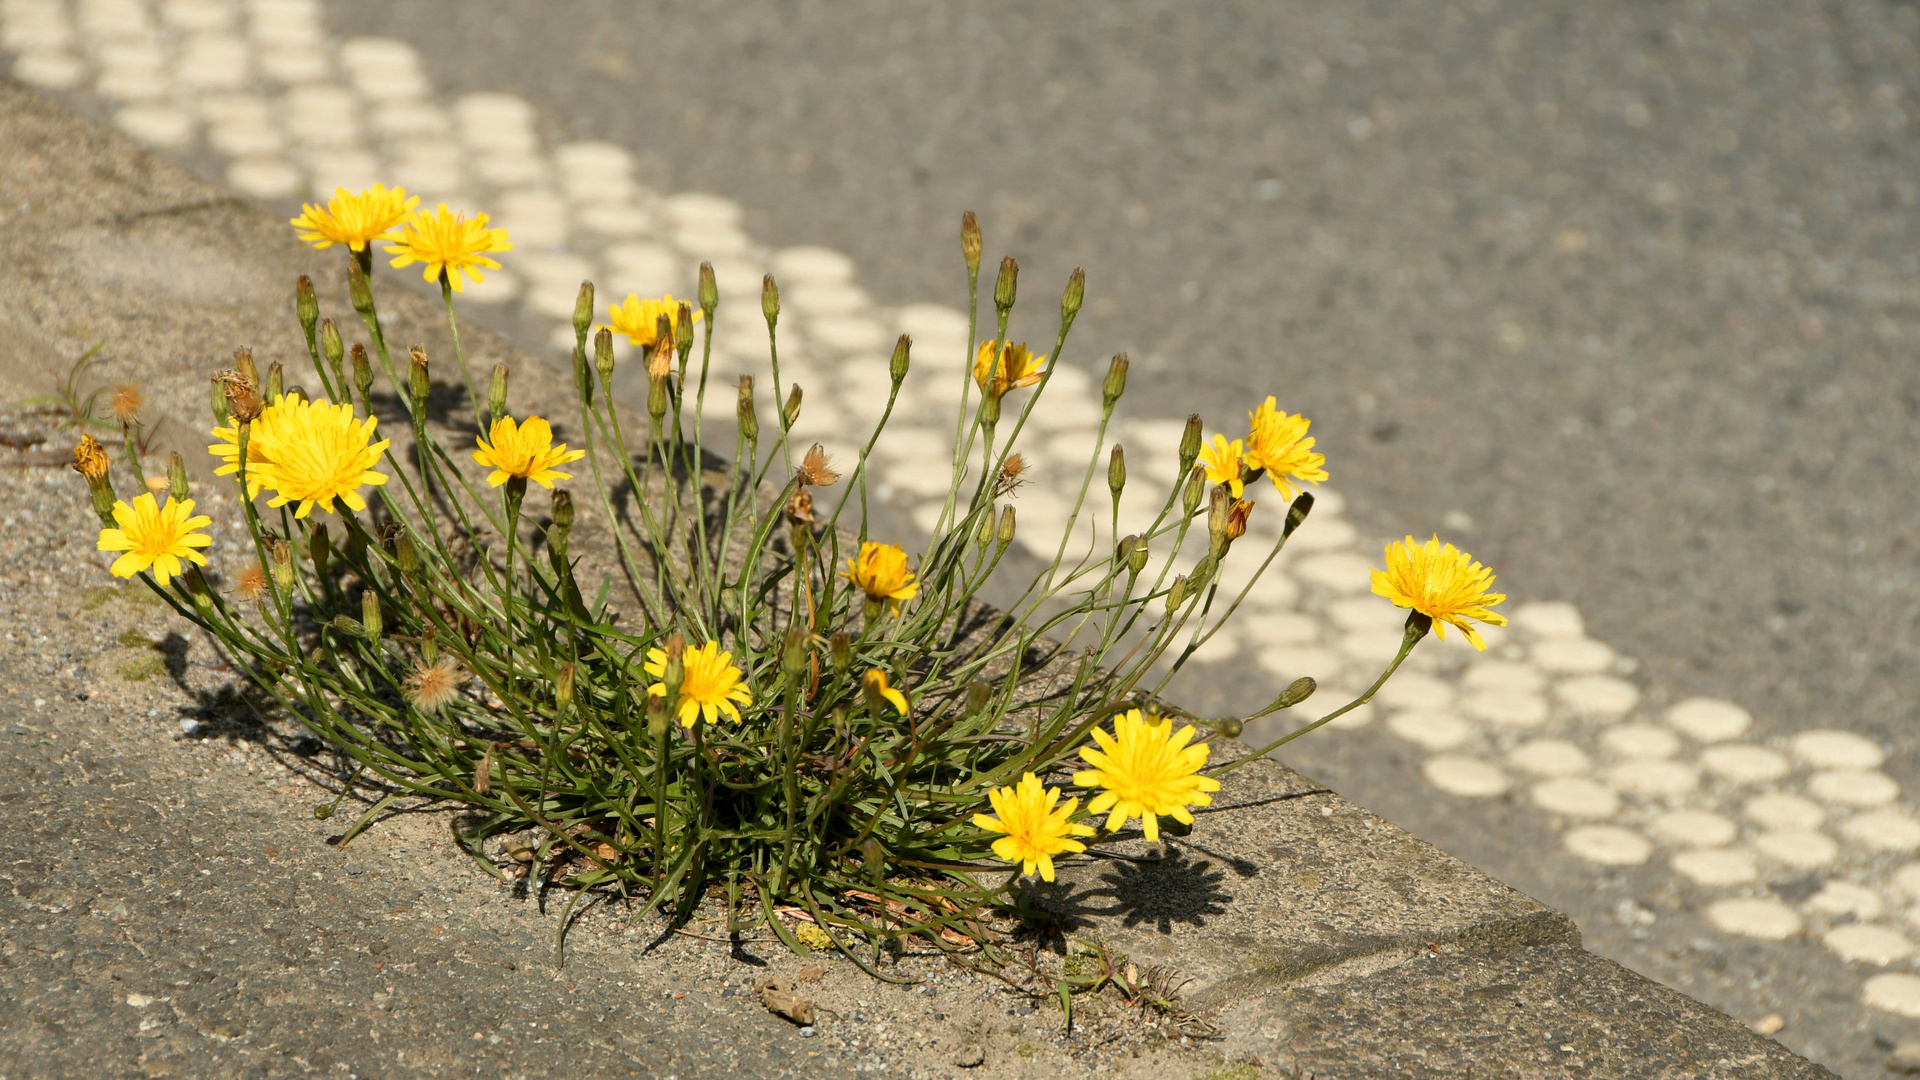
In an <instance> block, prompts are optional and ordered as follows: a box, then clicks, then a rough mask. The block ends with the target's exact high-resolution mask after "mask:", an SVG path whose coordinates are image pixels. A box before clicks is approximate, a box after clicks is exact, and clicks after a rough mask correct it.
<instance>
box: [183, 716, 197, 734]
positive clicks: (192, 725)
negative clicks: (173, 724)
mask: <svg viewBox="0 0 1920 1080" xmlns="http://www.w3.org/2000/svg"><path fill="white" fill-rule="evenodd" d="M199 730H200V721H198V720H182V721H180V734H182V735H191V734H193V733H194V732H196V731H199Z"/></svg>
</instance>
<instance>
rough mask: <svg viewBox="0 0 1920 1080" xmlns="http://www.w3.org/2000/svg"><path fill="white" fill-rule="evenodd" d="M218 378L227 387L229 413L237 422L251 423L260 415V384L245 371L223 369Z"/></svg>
mask: <svg viewBox="0 0 1920 1080" xmlns="http://www.w3.org/2000/svg"><path fill="white" fill-rule="evenodd" d="M218 378H219V379H220V382H221V384H222V385H224V386H225V387H226V388H227V415H229V416H231V417H233V420H234V422H235V423H238V424H250V423H252V422H253V421H254V420H256V419H258V418H259V416H260V408H261V406H260V385H259V383H257V382H255V381H254V380H253V379H251V378H249V377H248V376H247V375H246V374H245V373H243V372H239V371H223V372H221V373H220V374H219V376H218Z"/></svg>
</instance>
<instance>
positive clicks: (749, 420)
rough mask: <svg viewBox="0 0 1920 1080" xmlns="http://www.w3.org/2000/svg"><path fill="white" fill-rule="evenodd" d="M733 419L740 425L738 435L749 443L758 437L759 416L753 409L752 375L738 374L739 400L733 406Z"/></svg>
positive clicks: (756, 440)
mask: <svg viewBox="0 0 1920 1080" xmlns="http://www.w3.org/2000/svg"><path fill="white" fill-rule="evenodd" d="M734 419H735V420H736V421H737V422H738V423H739V425H740V437H741V438H743V439H745V440H746V441H747V443H748V444H749V445H751V444H753V443H755V442H758V441H759V439H760V417H759V415H758V414H757V413H755V412H754V411H753V376H751V375H742V376H740V402H739V404H738V405H736V406H735V407H734Z"/></svg>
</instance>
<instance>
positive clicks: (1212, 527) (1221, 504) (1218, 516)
mask: <svg viewBox="0 0 1920 1080" xmlns="http://www.w3.org/2000/svg"><path fill="white" fill-rule="evenodd" d="M1232 509H1233V492H1232V491H1231V490H1229V489H1228V488H1227V485H1225V484H1216V485H1214V487H1213V489H1212V490H1211V491H1209V492H1207V535H1208V536H1209V537H1211V538H1212V540H1213V542H1214V544H1215V546H1216V547H1219V546H1222V545H1221V538H1222V537H1224V536H1225V535H1226V532H1227V513H1228V512H1229V511H1231V510H1232Z"/></svg>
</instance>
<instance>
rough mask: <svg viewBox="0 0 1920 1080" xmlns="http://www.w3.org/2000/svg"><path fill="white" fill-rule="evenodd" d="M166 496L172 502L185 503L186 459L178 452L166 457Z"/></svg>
mask: <svg viewBox="0 0 1920 1080" xmlns="http://www.w3.org/2000/svg"><path fill="white" fill-rule="evenodd" d="M167 495H168V497H169V498H171V499H172V500H173V501H174V502H186V501H187V459H186V458H183V457H181V456H180V451H178V450H175V451H174V452H173V453H172V454H170V455H168V457H167Z"/></svg>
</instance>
